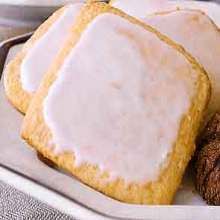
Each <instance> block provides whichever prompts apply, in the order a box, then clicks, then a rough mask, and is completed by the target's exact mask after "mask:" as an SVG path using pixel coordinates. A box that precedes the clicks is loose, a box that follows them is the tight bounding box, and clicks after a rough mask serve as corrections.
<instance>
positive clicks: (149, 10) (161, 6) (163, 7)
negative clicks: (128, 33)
mask: <svg viewBox="0 0 220 220" xmlns="http://www.w3.org/2000/svg"><path fill="white" fill-rule="evenodd" d="M110 4H111V5H112V6H114V7H116V8H119V9H121V10H123V11H125V12H126V13H128V14H130V15H132V16H135V17H138V18H145V17H146V16H147V15H149V14H154V13H157V12H163V11H172V10H177V9H193V10H201V11H203V12H204V13H206V14H207V15H208V16H209V17H210V18H211V19H212V20H213V21H214V22H215V23H216V25H217V26H220V5H219V4H217V3H215V2H202V1H188V0H187V1H185V0H181V1H178V0H177V1H173V0H169V1H168V0H140V1H137V0H111V1H110Z"/></svg>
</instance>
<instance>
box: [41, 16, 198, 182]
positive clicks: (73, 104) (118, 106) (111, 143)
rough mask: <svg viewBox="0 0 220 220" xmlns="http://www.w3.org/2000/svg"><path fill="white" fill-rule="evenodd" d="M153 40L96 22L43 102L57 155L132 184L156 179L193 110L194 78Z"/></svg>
mask: <svg viewBox="0 0 220 220" xmlns="http://www.w3.org/2000/svg"><path fill="white" fill-rule="evenodd" d="M190 65H191V64H189V63H188V62H187V60H186V59H185V57H184V56H183V55H182V54H180V53H179V52H178V51H176V50H174V49H173V48H171V47H170V46H168V45H167V44H165V43H164V42H162V41H161V40H159V39H158V38H157V37H156V35H155V34H153V33H150V32H148V31H146V30H144V29H143V28H142V27H139V26H137V25H134V24H131V23H130V22H128V21H127V20H125V19H123V18H121V17H119V16H116V15H113V14H108V13H106V14H103V15H99V16H98V17H96V18H95V19H94V20H93V21H92V22H91V23H90V24H89V25H88V27H87V29H86V30H85V31H84V33H83V34H82V36H81V38H80V40H79V42H78V43H77V45H76V46H75V48H73V49H72V50H71V52H70V54H69V55H68V57H67V58H66V59H65V62H64V64H63V66H62V67H61V69H60V70H59V75H58V78H57V79H56V81H55V82H54V83H53V85H52V86H51V87H50V89H49V92H48V95H47V97H46V98H45V100H44V103H43V115H44V119H45V123H46V124H47V126H48V127H49V129H50V131H51V133H52V137H53V138H52V139H53V140H52V142H53V143H54V145H55V152H56V153H61V152H65V151H69V152H74V154H75V157H76V165H77V166H79V165H81V164H82V163H89V164H92V165H98V167H99V168H100V169H101V170H105V171H108V172H109V174H110V176H111V177H122V178H123V179H125V180H126V181H127V182H136V181H137V182H144V181H150V180H155V179H157V177H158V175H159V173H160V169H161V166H162V165H164V163H165V162H166V159H167V156H168V154H169V153H170V152H171V150H172V147H173V146H174V144H175V140H176V138H177V135H178V129H179V126H180V121H181V118H182V117H183V114H185V113H186V111H187V110H188V109H189V106H190V102H191V98H192V96H193V95H194V92H193V91H194V83H195V80H196V79H197V77H196V76H197V75H196V73H195V72H194V70H192V68H191V66H190Z"/></svg>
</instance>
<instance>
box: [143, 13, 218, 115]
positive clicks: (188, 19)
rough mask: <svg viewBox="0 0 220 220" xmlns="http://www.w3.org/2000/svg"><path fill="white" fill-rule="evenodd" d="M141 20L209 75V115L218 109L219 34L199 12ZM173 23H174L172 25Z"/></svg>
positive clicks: (154, 16)
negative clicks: (183, 49)
mask: <svg viewBox="0 0 220 220" xmlns="http://www.w3.org/2000/svg"><path fill="white" fill-rule="evenodd" d="M144 21H145V22H146V23H147V24H149V25H151V26H153V27H155V28H156V29H158V30H159V31H160V32H162V33H164V34H166V35H167V36H168V37H170V38H171V39H173V40H174V41H176V42H177V43H178V44H181V45H182V46H183V47H184V48H185V49H186V50H187V51H188V52H190V53H191V54H192V55H193V56H194V57H195V58H196V59H197V60H198V61H199V63H200V64H201V65H202V66H203V67H204V68H205V69H206V71H207V72H208V73H209V78H210V80H211V83H212V90H213V91H212V99H211V103H210V105H209V111H208V112H209V113H210V115H211V114H213V113H214V112H216V111H217V110H219V109H220V68H219V60H220V31H219V30H217V27H216V26H215V25H213V23H212V22H211V21H210V19H209V18H208V17H207V16H206V15H204V14H202V13H201V12H199V11H191V10H181V11H174V12H171V13H168V14H164V15H152V16H148V17H146V18H145V19H144ZM174 21H175V22H174Z"/></svg>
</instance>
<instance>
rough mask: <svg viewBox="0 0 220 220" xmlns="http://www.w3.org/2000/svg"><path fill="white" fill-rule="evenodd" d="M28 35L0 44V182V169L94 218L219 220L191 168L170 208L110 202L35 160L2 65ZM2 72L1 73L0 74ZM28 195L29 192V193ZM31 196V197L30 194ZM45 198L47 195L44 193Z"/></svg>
mask: <svg viewBox="0 0 220 220" xmlns="http://www.w3.org/2000/svg"><path fill="white" fill-rule="evenodd" d="M30 36H31V33H30V34H26V35H23V36H19V37H16V38H13V39H10V40H8V41H6V42H4V43H2V44H1V45H0V106H1V107H0V150H1V153H0V179H1V168H4V169H5V170H7V171H8V172H10V173H12V174H17V175H19V176H20V178H22V179H27V180H29V181H30V184H37V185H40V186H41V187H43V188H45V189H47V190H49V191H50V192H52V193H55V194H57V195H59V196H61V197H62V198H66V199H68V200H69V201H71V203H72V204H73V205H74V204H77V205H78V206H79V207H82V208H84V209H85V210H89V211H90V212H92V213H93V214H94V215H95V216H97V219H99V217H103V218H105V219H126V220H128V219H140V220H141V219H162V218H165V216H167V217H168V216H169V219H192V218H195V217H197V218H198V217H199V218H200V219H208V218H210V219H218V217H219V215H220V209H219V208H218V207H211V206H207V205H206V204H205V202H204V201H203V200H202V198H201V197H200V196H199V195H198V194H197V193H196V191H195V188H194V184H193V168H192V166H189V167H188V170H187V172H186V175H185V177H184V180H183V183H182V184H181V187H180V189H179V191H178V192H177V195H176V198H175V201H174V204H173V205H171V206H146V205H130V204H125V203H122V202H119V201H116V200H113V199H111V198H109V197H107V196H105V195H103V194H101V193H99V192H97V191H95V190H93V189H92V188H90V187H88V186H86V185H84V184H82V183H81V182H79V181H78V180H77V179H75V178H74V177H72V176H69V175H68V174H66V173H64V172H62V171H60V170H57V169H56V168H54V167H53V166H48V164H47V163H45V162H42V161H41V160H39V159H38V157H37V155H36V152H35V151H34V150H32V149H31V148H30V147H29V146H28V145H27V144H26V143H24V142H23V141H22V139H21V138H20V127H21V123H22V119H23V115H21V114H20V113H19V112H17V111H16V110H15V109H14V108H13V107H12V106H11V105H10V103H9V102H8V100H7V99H6V97H5V93H4V88H3V77H4V66H5V64H6V63H7V62H8V61H9V60H11V59H12V58H13V57H14V56H15V54H16V53H17V52H18V51H19V50H20V49H21V47H22V43H24V42H25V41H26V40H27V39H28V38H29V37H30ZM1 73H2V74H1ZM29 193H30V194H31V192H29ZM33 196H34V194H33ZM45 196H46V194H45Z"/></svg>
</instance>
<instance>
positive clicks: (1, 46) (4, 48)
mask: <svg viewBox="0 0 220 220" xmlns="http://www.w3.org/2000/svg"><path fill="white" fill-rule="evenodd" d="M32 34H33V32H29V33H26V34H23V35H19V36H17V37H13V38H10V39H8V40H6V41H3V42H1V43H0V81H1V80H2V75H3V74H2V73H3V69H4V64H5V61H6V58H7V55H8V52H9V50H10V48H11V47H13V46H15V45H17V44H22V43H25V42H26V41H27V40H28V39H29V38H30V37H31V36H32ZM0 168H3V169H5V170H7V171H8V172H10V173H12V174H14V175H17V176H19V177H21V178H23V179H25V180H28V181H30V182H31V183H33V184H36V185H38V186H40V187H43V188H44V189H46V190H49V191H51V192H52V193H55V194H57V195H58V196H61V197H62V198H64V199H67V200H69V201H71V202H72V203H74V204H76V205H78V206H80V207H81V208H84V209H86V210H88V211H90V212H92V213H93V214H95V215H97V218H101V217H102V218H105V219H116V220H124V219H126V220H132V219H134V218H123V217H117V216H114V213H113V214H112V215H108V214H106V213H102V212H100V211H98V210H95V209H94V208H91V207H88V206H87V205H85V204H83V203H81V202H79V201H77V200H76V199H73V198H72V197H68V196H67V195H65V194H64V193H62V192H59V191H58V190H56V189H53V188H52V187H49V186H47V185H46V184H43V183H41V182H38V181H37V180H35V179H34V178H31V177H29V176H27V175H25V174H23V173H22V172H19V171H16V170H15V169H13V168H10V167H9V166H7V165H4V164H2V163H1V161H0ZM0 179H1V178H0ZM146 207H148V208H153V209H154V208H155V209H160V208H161V210H163V209H168V211H169V210H170V212H171V209H173V210H175V212H180V211H181V210H182V212H186V211H188V212H191V215H192V218H193V217H199V216H198V215H197V214H198V213H200V214H201V216H200V219H203V217H204V219H207V216H208V215H210V217H213V219H215V217H214V216H213V215H212V214H214V213H212V214H211V212H212V211H213V210H215V211H216V213H217V216H216V217H218V216H220V206H200V205H198V206H191V205H166V206H146ZM150 211H151V212H152V210H150ZM170 214H171V213H170ZM203 214H204V216H203ZM205 214H206V215H207V216H206V215H205ZM156 216H157V215H155V219H158V218H156ZM171 216H172V215H171ZM202 216H203V217H202ZM172 217H173V216H172ZM176 217H177V216H176ZM138 219H142V218H138ZM178 219H185V218H178ZM190 219H191V218H190ZM216 219H217V218H216Z"/></svg>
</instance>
